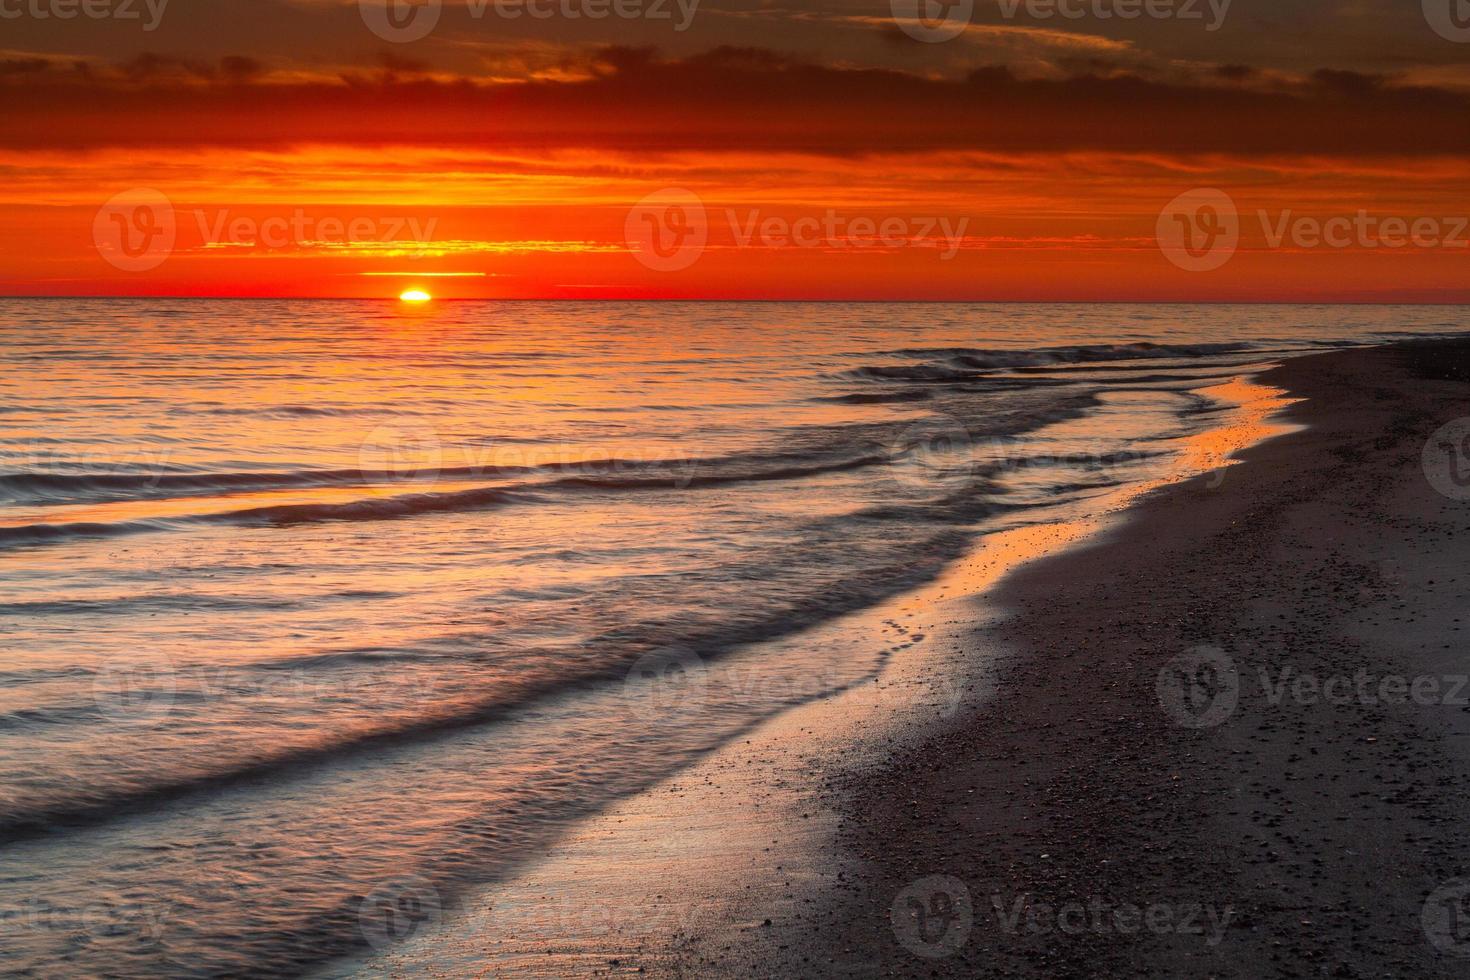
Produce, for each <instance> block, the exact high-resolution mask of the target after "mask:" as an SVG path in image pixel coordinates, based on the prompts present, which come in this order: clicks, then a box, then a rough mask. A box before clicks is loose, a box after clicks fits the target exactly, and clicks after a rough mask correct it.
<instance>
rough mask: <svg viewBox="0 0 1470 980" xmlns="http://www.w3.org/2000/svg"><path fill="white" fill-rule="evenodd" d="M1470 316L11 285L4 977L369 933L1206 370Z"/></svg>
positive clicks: (751, 705)
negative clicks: (61, 290)
mask: <svg viewBox="0 0 1470 980" xmlns="http://www.w3.org/2000/svg"><path fill="white" fill-rule="evenodd" d="M1466 312H1467V311H1466V309H1465V308H1463V307H1434V306H1424V307H1405V306H1262V305H1240V306H1186V305H1043V304H1035V305H1026V304H1009V305H965V304H903V303H898V304H892V303H887V304H868V303H682V302H673V303H636V302H633V303H622V302H617V303H535V302H526V303H517V302H449V301H443V302H434V303H428V304H422V305H414V306H409V305H405V304H400V303H398V302H391V301H390V302H378V301H295V300H289V301H288V300H280V301H276V300H204V299H201V300H192V299H190V300H185V299H5V300H0V973H4V974H6V975H17V976H60V975H67V976H80V975H87V976H138V977H143V976H165V975H166V976H197V977H215V976H240V975H262V974H272V975H294V974H304V973H308V972H311V971H312V970H315V969H318V968H321V967H322V966H323V965H324V964H327V963H330V962H333V961H337V960H342V959H343V958H351V957H359V956H362V955H364V954H365V953H366V954H371V953H372V951H373V950H375V949H381V948H383V947H384V946H385V945H390V944H391V943H392V942H393V941H394V939H395V937H396V935H397V933H398V932H399V931H401V930H402V921H403V919H404V917H405V916H407V917H408V918H410V919H411V918H412V917H413V915H415V914H425V912H426V909H425V906H433V908H430V909H428V910H427V911H428V912H436V913H437V912H438V911H440V907H441V906H442V908H443V909H449V908H452V907H453V905H454V903H455V901H456V898H457V896H459V895H461V894H464V893H465V891H466V890H468V889H473V888H475V887H479V886H483V885H484V884H486V883H489V882H494V881H496V880H499V879H501V878H504V877H505V876H507V875H511V874H513V873H515V871H516V869H517V868H519V867H522V866H524V865H525V864H526V863H527V862H530V861H534V860H535V859H536V857H537V856H538V855H540V854H543V853H545V852H546V850H547V849H548V848H550V847H551V846H553V845H554V844H555V842H556V841H557V840H558V839H560V838H561V837H562V836H563V835H565V834H567V833H568V832H569V830H570V829H571V828H573V827H575V826H576V825H577V824H578V822H579V821H583V820H586V819H589V818H591V817H593V816H595V815H596V814H598V813H599V812H601V811H603V810H604V809H606V808H607V807H609V806H611V805H612V804H613V803H615V802H616V801H618V800H620V799H623V798H625V797H628V796H630V795H633V794H637V793H640V792H642V791H645V790H647V789H649V788H650V787H651V786H654V785H656V784H657V783H659V782H660V781H661V780H665V779H667V778H669V777H670V776H672V775H674V774H677V773H678V772H679V771H680V770H681V769H683V768H685V767H688V766H690V765H691V764H693V763H694V762H695V761H697V760H698V759H699V758H700V757H702V756H703V755H705V754H707V753H709V752H711V751H713V750H715V749H718V748H719V747H720V746H722V745H724V744H726V743H727V742H729V741H730V740H732V739H735V738H738V737H740V736H741V735H742V734H743V733H747V732H749V731H750V730H752V729H753V728H754V727H755V726H757V725H760V724H761V723H762V722H764V721H766V720H768V719H770V718H772V717H774V716H775V715H777V714H778V713H780V712H783V711H786V710H789V709H791V708H793V707H794V706H797V705H800V704H803V703H805V702H808V701H811V700H813V699H817V698H823V697H830V696H832V695H833V694H834V693H836V692H840V691H843V690H845V689H848V688H851V687H852V686H854V685H858V684H862V683H864V682H868V681H871V680H872V679H873V678H874V677H875V676H876V675H877V674H878V672H879V671H881V670H882V669H883V667H884V664H885V663H886V662H887V661H888V660H889V659H890V658H892V657H896V656H904V655H905V654H906V652H907V651H908V650H910V649H911V648H912V646H913V644H914V643H917V642H919V641H920V640H921V639H922V638H919V639H915V638H914V637H913V636H909V637H907V638H905V639H903V640H902V641H901V642H896V640H895V637H894V636H893V635H891V634H890V635H877V634H875V633H874V632H873V631H871V630H868V629H866V628H859V627H856V626H854V627H852V628H846V627H844V626H843V624H844V623H848V622H851V623H862V622H863V620H862V618H861V616H860V615H859V614H860V613H861V612H862V611H863V610H865V609H871V608H873V607H875V606H877V605H878V604H880V603H883V602H885V601H890V600H892V599H893V598H894V597H895V596H899V595H902V594H904V593H905V592H907V591H910V590H914V589H916V588H919V587H920V586H922V585H923V584H924V583H926V582H930V581H932V580H933V579H934V578H935V577H936V576H938V575H940V574H941V573H942V572H943V571H944V570H945V569H946V568H947V567H949V566H951V565H952V564H953V563H954V562H956V561H957V560H959V559H960V558H961V557H962V556H964V555H965V554H967V552H969V551H970V550H971V549H973V548H974V547H976V545H977V543H978V542H981V541H983V540H984V538H985V537H986V536H987V535H989V534H993V533H995V532H997V531H1000V530H1004V529H1010V528H1016V527H1019V526H1023V525H1027V524H1038V523H1045V522H1047V521H1051V520H1054V519H1056V517H1057V515H1058V514H1062V513H1072V514H1075V513H1078V512H1085V511H1086V510H1087V508H1088V507H1090V506H1093V503H1092V502H1093V501H1096V500H1099V499H1101V498H1102V497H1103V496H1104V495H1106V494H1108V493H1110V492H1113V491H1116V490H1117V488H1119V487H1126V486H1127V485H1129V484H1132V483H1141V482H1147V481H1154V482H1157V481H1158V480H1159V479H1160V476H1161V474H1163V475H1165V476H1167V474H1168V473H1169V472H1171V468H1175V467H1177V466H1178V457H1179V453H1180V449H1181V446H1183V445H1184V444H1185V442H1186V441H1187V440H1188V439H1189V438H1190V437H1191V436H1197V435H1198V434H1199V433H1201V432H1204V431H1206V430H1208V429H1209V428H1210V427H1211V426H1212V425H1216V424H1218V422H1219V418H1220V413H1221V412H1223V411H1225V410H1226V409H1227V407H1228V406H1225V405H1223V404H1221V402H1220V401H1219V399H1218V398H1216V397H1215V396H1214V395H1212V391H1213V390H1215V389H1216V388H1217V386H1219V385H1221V384H1223V383H1226V382H1229V381H1230V380H1231V379H1234V378H1240V377H1244V376H1250V375H1252V374H1255V373H1257V372H1259V371H1261V370H1262V369H1264V368H1265V367H1267V366H1269V365H1271V364H1273V363H1276V362H1279V361H1280V360H1281V359H1283V358H1286V357H1290V356H1294V355H1296V354H1299V353H1303V352H1312V351H1319V350H1328V349H1333V348H1341V347H1347V346H1353V345H1361V344H1372V343H1379V342H1383V341H1386V340H1395V339H1402V338H1405V337H1410V336H1428V335H1438V334H1450V333H1458V332H1460V331H1463V330H1464V329H1465V324H1466V322H1467V318H1466ZM844 629H846V632H843V630H844ZM817 637H820V641H818V640H817V639H816V638H817Z"/></svg>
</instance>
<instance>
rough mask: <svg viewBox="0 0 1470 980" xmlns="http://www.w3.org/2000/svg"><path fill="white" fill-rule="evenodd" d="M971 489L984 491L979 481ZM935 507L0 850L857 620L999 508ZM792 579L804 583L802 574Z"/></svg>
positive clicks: (79, 803)
mask: <svg viewBox="0 0 1470 980" xmlns="http://www.w3.org/2000/svg"><path fill="white" fill-rule="evenodd" d="M978 485H979V486H980V487H982V488H986V489H989V486H988V485H987V484H986V483H984V482H983V481H979V482H978ZM941 503H942V505H943V506H941V508H940V511H939V512H938V513H935V512H932V511H927V510H925V509H923V508H919V507H911V508H905V507H902V506H897V505H888V506H884V507H875V508H871V509H869V510H867V511H864V512H860V513H858V514H851V515H845V516H843V517H834V518H826V519H822V520H819V521H815V522H812V523H811V524H810V525H808V527H807V531H808V532H809V533H807V534H804V535H802V536H801V539H802V541H803V544H802V545H801V546H800V548H801V554H800V555H797V554H793V553H790V552H787V551H785V550H784V549H783V550H781V551H779V552H776V553H767V554H765V555H762V556H759V557H757V558H753V559H751V560H749V561H746V562H742V563H740V565H739V566H738V567H737V568H732V569H725V570H724V571H723V572H722V574H727V575H735V576H737V577H738V578H740V579H741V580H744V581H750V582H773V581H776V580H777V579H779V578H780V577H781V576H783V575H784V576H786V577H788V578H790V577H791V576H793V575H794V574H796V573H794V572H793V567H794V566H796V565H799V566H801V567H802V568H828V569H844V568H845V569H846V570H845V571H843V570H839V571H837V573H836V574H834V575H833V576H832V577H831V578H830V579H825V580H824V581H823V582H822V587H821V588H811V589H806V590H802V591H796V590H785V589H775V588H772V589H770V590H768V595H769V596H774V597H776V598H775V599H774V601H770V602H764V603H761V604H760V605H758V606H751V607H748V608H736V609H726V610H723V614H722V615H719V616H716V617H712V618H710V619H707V620H702V621H690V620H688V619H687V618H685V617H684V616H682V615H678V614H676V615H673V616H671V617H669V618H667V619H657V620H645V621H641V622H634V623H627V624H623V625H619V626H616V627H613V628H611V629H608V630H605V631H604V632H602V633H601V634H599V635H597V636H594V637H591V638H589V639H588V640H587V641H585V642H583V643H580V644H579V645H578V647H577V650H576V653H575V655H573V656H567V655H566V653H567V651H562V652H561V653H560V654H559V655H558V656H556V657H546V658H541V662H543V663H546V664H550V665H552V667H551V668H548V670H547V671H545V672H540V673H538V672H536V671H534V670H520V671H517V673H516V677H517V683H516V684H515V685H514V686H513V687H512V688H510V689H508V690H507V689H502V690H501V691H500V692H498V693H497V694H495V695H492V696H489V697H486V698H484V699H482V700H476V701H469V702H462V703H459V704H452V703H451V704H447V705H446V704H444V703H443V702H436V703H435V704H433V705H429V706H428V707H429V708H431V709H432V708H434V707H439V710H437V711H434V710H430V711H428V712H427V713H424V714H420V715H418V716H415V717H409V718H403V719H399V720H396V721H391V722H387V723H385V724H384V725H383V727H380V728H378V729H376V730H370V731H366V732H362V731H358V732H353V733H351V734H349V735H344V736H342V737H339V738H335V739H332V740H330V741H327V742H324V743H317V744H313V745H307V746H300V747H292V748H286V749H277V750H275V751H271V752H268V753H266V754H264V755H263V756H256V757H253V758H245V759H241V760H239V761H238V762H236V763H233V764H231V765H229V766H227V767H224V768H219V769H215V770H212V771H193V772H175V773H172V774H170V773H167V772H166V771H160V772H159V773H158V775H157V778H156V781H154V782H152V783H149V784H147V785H143V786H112V787H102V786H97V787H86V786H79V787H75V788H74V789H75V793H74V795H71V796H70V797H69V798H68V799H66V800H57V801H55V802H53V803H50V804H48V805H44V806H41V807H26V808H22V809H18V810H11V811H10V812H8V813H3V814H0V845H3V844H10V843H14V842H17V841H22V840H27V839H32V838H35V837H38V836H42V835H47V834H52V833H55V832H57V831H58V830H61V829H63V828H69V827H79V826H86V825H92V824H97V823H103V822H107V821H110V820H112V819H115V818H117V817H119V816H123V815H126V814H129V813H136V812H140V811H145V810H148V809H152V808H155V807H157V806H160V805H162V804H165V803H168V802H171V801H174V800H178V799H181V798H185V797H191V796H193V795H194V794H197V793H200V792H211V791H216V790H220V789H224V788H228V787H231V786H236V785H239V784H241V783H249V782H251V781H254V780H257V779H260V778H263V777H267V776H278V775H280V774H283V773H299V772H301V771H302V769H303V768H304V767H308V766H314V765H322V764H331V763H335V762H340V761H342V760H343V759H346V758H351V757H356V756H358V755H360V754H361V753H364V752H370V751H376V750H379V749H381V748H384V747H388V746H396V745H402V744H412V743H417V742H426V741H432V740H435V739H439V738H443V737H445V736H446V735H450V734H453V733H455V732H458V731H462V730H464V729H467V728H471V727H476V726H481V725H487V724H494V723H499V722H503V721H505V720H507V719H509V718H510V717H512V716H513V715H515V714H516V713H517V712H522V711H525V710H534V709H535V707H536V706H537V704H538V703H541V702H544V701H545V700H546V699H548V698H553V697H559V696H563V695H566V694H569V693H574V692H576V691H580V690H588V689H593V688H598V687H601V686H603V685H606V684H608V683H621V682H623V681H625V680H626V678H627V676H628V672H629V671H630V670H631V669H633V668H634V667H635V666H636V665H637V664H638V663H639V662H640V660H641V659H642V658H645V657H647V656H649V655H653V656H660V655H670V656H683V655H685V654H687V653H693V654H694V655H695V656H697V657H698V658H700V659H701V660H705V661H712V660H715V659H718V658H720V657H722V656H725V655H727V654H729V653H731V652H733V651H734V650H736V649H739V648H741V647H744V646H746V645H748V644H751V643H757V642H762V641H766V640H770V639H773V638H776V637H780V636H784V635H788V634H791V633H794V632H798V631H800V630H802V629H806V628H808V627H810V626H812V625H814V624H816V623H819V622H822V621H825V620H828V619H831V618H833V617H836V616H840V615H843V614H845V613H849V612H852V611H855V610H857V609H861V608H865V607H867V606H870V605H872V604H873V603H874V602H877V601H880V600H882V599H885V598H888V597H891V596H893V595H898V594H901V593H902V592H904V591H906V590H907V589H909V588H912V587H914V586H915V585H916V584H918V583H919V582H921V581H925V580H928V579H931V578H933V576H935V575H936V574H938V573H939V572H940V571H941V570H942V569H943V568H944V567H945V565H946V564H948V563H949V562H950V561H952V560H953V559H955V558H957V557H959V556H960V555H961V554H963V553H964V550H965V549H966V548H967V547H968V546H969V542H970V541H971V540H972V539H973V536H974V534H975V533H976V532H975V531H974V529H973V522H974V521H975V520H976V519H977V518H978V517H979V516H981V515H982V514H987V513H995V512H998V511H1000V510H1002V509H1005V505H1002V504H997V503H994V502H992V501H986V500H984V499H982V498H979V497H977V496H976V495H974V494H970V493H964V494H957V495H955V496H953V497H951V498H949V499H948V501H947V502H941ZM919 513H924V514H926V515H927V516H929V517H931V522H930V523H929V524H928V525H927V526H928V527H929V529H930V530H929V533H928V534H927V535H925V536H924V537H922V538H920V539H918V540H914V541H909V542H907V543H905V542H901V541H898V540H893V541H888V542H887V543H886V544H885V545H884V546H883V547H882V548H881V549H880V550H879V551H877V552H874V553H873V557H874V558H876V559H877V560H875V561H871V562H867V563H858V564H855V565H854V564H851V563H845V564H844V563H839V562H837V561H836V560H835V559H836V556H837V555H839V554H841V553H842V552H843V550H844V549H845V548H846V547H847V545H846V543H845V539H843V538H841V537H838V536H834V534H833V531H834V529H835V527H834V526H835V525H838V524H842V525H846V524H849V523H852V522H857V523H886V522H888V521H890V520H892V519H894V517H902V518H912V517H914V516H916V514H919ZM813 543H815V544H813ZM809 549H814V550H809ZM801 574H802V575H803V576H805V575H806V574H807V573H805V572H803V573H801ZM464 639H465V644H466V645H465V646H464V649H463V653H464V654H465V655H474V651H475V649H477V644H476V636H475V635H470V636H467V637H465V638H464ZM524 654H525V651H524V650H522V651H521V652H520V653H519V654H518V661H517V662H518V663H522V664H526V663H533V662H535V658H527V657H526V656H524ZM432 656H433V654H432V653H429V654H426V653H425V652H424V651H422V650H420V651H396V650H381V649H357V650H344V651H327V652H322V653H319V654H315V655H311V656H309V657H304V658H292V659H283V660H276V661H271V662H267V663H259V664H253V665H248V666H246V665H240V666H239V667H237V668H235V670H236V671H240V672H256V673H267V672H279V671H289V670H302V669H327V670H333V669H343V670H351V669H352V668H354V667H360V666H362V665H364V664H365V663H391V662H393V661H411V662H418V663H422V662H424V661H425V660H427V659H430V658H431V657H432ZM209 669H210V670H211V672H212V673H211V677H219V676H221V674H222V673H229V672H231V668H228V667H222V666H220V665H211V667H210V668H209ZM159 683H162V684H164V685H166V689H167V693H168V696H169V697H170V698H171V699H172V702H173V703H175V704H177V703H178V702H179V701H180V699H182V698H185V697H187V698H189V699H190V700H191V701H199V700H207V698H204V697H201V695H200V694H198V693H191V692H188V691H186V690H185V688H186V687H187V685H175V684H174V682H173V680H172V679H171V678H170V677H169V676H167V675H165V676H163V677H161V678H160V679H159ZM240 683H241V684H242V685H243V686H244V688H245V689H254V688H258V687H259V684H258V683H254V684H252V682H251V680H250V678H249V677H248V676H243V674H242V676H241V679H240ZM210 690H211V691H212V692H214V694H215V695H228V693H229V692H230V690H231V685H230V684H229V683H226V682H218V681H217V682H215V683H214V684H213V685H212V686H211V688H210ZM134 693H146V692H137V691H135V692H134ZM200 707H201V709H203V708H206V707H207V706H205V705H200ZM98 713H99V709H98V708H97V706H96V705H78V704H60V705H54V706H49V707H45V708H28V709H26V710H24V711H21V712H15V713H12V714H9V715H5V716H3V717H0V728H17V729H26V728H34V727H36V726H43V725H48V724H62V725H70V724H78V723H86V722H89V721H92V720H95V719H96V718H97V717H98Z"/></svg>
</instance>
